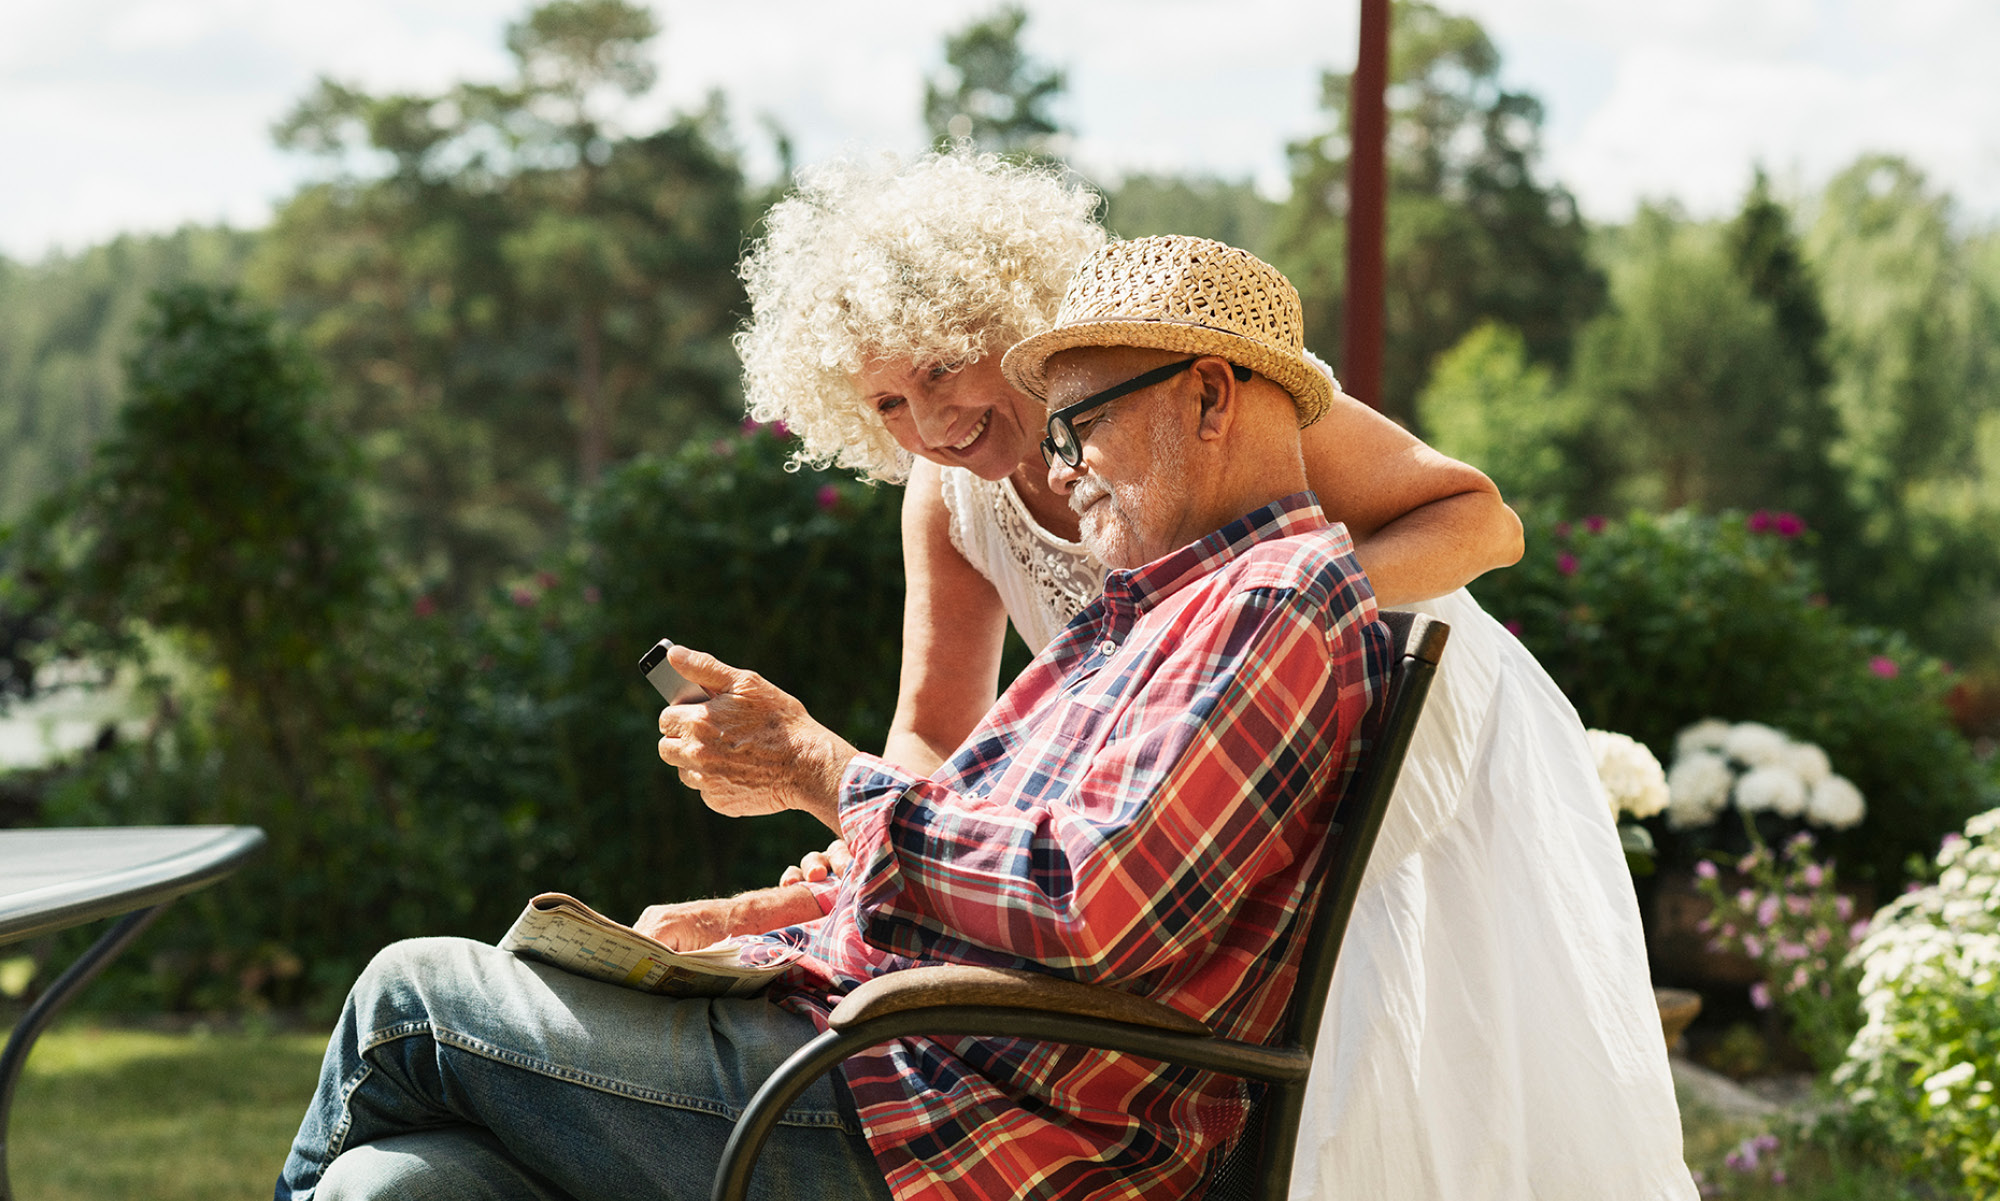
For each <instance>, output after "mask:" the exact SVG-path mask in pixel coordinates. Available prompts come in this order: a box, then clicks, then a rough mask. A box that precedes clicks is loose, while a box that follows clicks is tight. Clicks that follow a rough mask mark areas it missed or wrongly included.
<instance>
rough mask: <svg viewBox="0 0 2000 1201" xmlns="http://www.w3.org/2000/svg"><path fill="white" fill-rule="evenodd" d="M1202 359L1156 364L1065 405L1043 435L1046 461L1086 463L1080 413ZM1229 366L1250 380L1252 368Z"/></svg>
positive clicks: (1073, 464) (1238, 378)
mask: <svg viewBox="0 0 2000 1201" xmlns="http://www.w3.org/2000/svg"><path fill="white" fill-rule="evenodd" d="M1200 361H1201V356H1199V355H1197V356H1196V357H1194V358H1192V359H1182V360H1181V361H1180V362H1178V363H1168V364H1167V365H1166V366H1164V367H1155V368H1153V369H1152V370H1151V371H1147V372H1144V373H1143V374H1140V375H1135V376H1133V377H1132V378H1131V379H1128V380H1126V381H1125V382H1124V383H1122V384H1113V385H1112V386H1111V387H1109V388H1106V389H1105V390H1104V391H1102V392H1097V393H1093V394H1091V395H1089V396H1086V397H1084V398H1083V399H1082V400H1079V401H1077V402H1076V403H1075V404H1072V405H1064V406H1063V407H1062V408H1060V409H1057V410H1056V411H1055V412H1053V413H1050V414H1049V436H1048V437H1046V438H1044V439H1042V463H1043V464H1044V465H1045V466H1049V467H1053V466H1055V462H1056V460H1057V459H1061V460H1062V461H1063V462H1064V463H1065V464H1067V465H1068V466H1071V467H1081V466H1083V437H1082V435H1080V434H1078V433H1077V432H1076V425H1075V420H1076V418H1077V417H1079V416H1081V415H1082V414H1084V413H1088V412H1090V411H1091V410H1092V409H1097V408H1102V407H1104V406H1105V405H1108V404H1110V403H1111V402H1112V401H1114V400H1117V399H1118V398H1119V397H1121V396H1130V395H1131V394H1132V393H1134V392H1137V391H1138V390H1139V389H1141V388H1150V387H1152V386H1153V385H1154V384H1157V383H1160V382H1162V381H1164V380H1169V379H1172V378H1173V377H1174V376H1176V375H1179V374H1180V373H1181V372H1183V371H1186V370H1187V369H1188V368H1190V367H1192V366H1194V365H1195V364H1196V363H1198V362H1200ZM1229 369H1230V370H1231V371H1232V372H1234V373H1235V374H1236V382H1237V383H1240V384H1241V383H1248V382H1250V374H1251V372H1250V369H1249V368H1248V367H1239V366H1237V365H1236V364H1234V363H1231V364H1230V365H1229Z"/></svg>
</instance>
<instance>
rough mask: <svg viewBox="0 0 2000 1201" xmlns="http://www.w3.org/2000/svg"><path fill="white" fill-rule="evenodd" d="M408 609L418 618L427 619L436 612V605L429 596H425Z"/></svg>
mask: <svg viewBox="0 0 2000 1201" xmlns="http://www.w3.org/2000/svg"><path fill="white" fill-rule="evenodd" d="M410 608H411V609H412V610H413V611H414V612H415V613H416V615H417V616H418V617H429V616H431V615H433V614H435V613H436V612H437V611H438V603H437V602H436V601H434V600H432V599H431V598H430V596H429V595H428V594H426V595H424V596H420V597H418V598H417V603H416V604H414V605H411V606H410Z"/></svg>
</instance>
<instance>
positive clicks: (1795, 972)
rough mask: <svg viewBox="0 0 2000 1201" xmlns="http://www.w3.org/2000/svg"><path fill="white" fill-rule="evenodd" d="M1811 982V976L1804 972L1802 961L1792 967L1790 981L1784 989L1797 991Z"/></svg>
mask: <svg viewBox="0 0 2000 1201" xmlns="http://www.w3.org/2000/svg"><path fill="white" fill-rule="evenodd" d="M1811 983H1812V977H1811V976H1808V975H1807V974H1806V967H1805V964H1803V963H1802V964H1800V965H1799V966H1797V967H1795V968H1793V969H1792V982H1791V984H1790V985H1788V986H1787V987H1786V989H1785V991H1786V992H1798V991H1800V990H1802V989H1804V988H1805V987H1806V986H1807V985H1809V984H1811Z"/></svg>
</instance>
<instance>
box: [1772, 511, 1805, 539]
mask: <svg viewBox="0 0 2000 1201" xmlns="http://www.w3.org/2000/svg"><path fill="white" fill-rule="evenodd" d="M1773 526H1774V528H1776V530H1777V531H1778V537H1780V538H1796V537H1798V536H1799V535H1800V534H1803V533H1805V532H1806V523H1805V519H1804V518H1803V517H1800V516H1799V515H1798V514H1797V513H1780V514H1778V516H1777V519H1776V521H1774V522H1773Z"/></svg>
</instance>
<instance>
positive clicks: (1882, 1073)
mask: <svg viewBox="0 0 2000 1201" xmlns="http://www.w3.org/2000/svg"><path fill="white" fill-rule="evenodd" d="M1937 867H1938V869H1939V874H1938V878H1937V880H1936V882H1935V883H1932V884H1930V885H1929V886H1927V887H1924V888H1920V889H1917V890H1915V891H1913V892H1911V893H1910V894H1908V895H1906V896H1904V897H1901V898H1899V899H1898V900H1897V901H1895V902H1894V903H1893V904H1891V905H1889V906H1888V907H1886V908H1884V909H1883V910H1882V911H1881V912H1880V913H1878V914H1877V915H1876V918H1875V922H1874V925H1873V928H1872V930H1871V932H1870V933H1869V935H1868V937H1867V938H1866V939H1865V940H1863V941H1862V943H1861V945H1860V946H1859V947H1858V948H1856V950H1855V953H1854V959H1855V961H1856V962H1857V964H1858V966H1859V967H1860V970H1861V1005H1862V1011H1863V1014H1864V1015H1865V1017H1866V1024H1865V1025H1864V1026H1863V1027H1862V1029H1861V1033H1860V1034H1859V1035H1858V1036H1857V1037H1856V1038H1855V1040H1854V1044H1853V1047H1852V1049H1851V1050H1850V1051H1849V1053H1848V1057H1847V1062H1846V1063H1844V1064H1842V1065H1841V1067H1840V1069H1839V1070H1838V1071H1837V1072H1836V1073H1835V1074H1834V1080H1835V1082H1836V1083H1837V1084H1839V1085H1840V1086H1841V1087H1842V1088H1843V1089H1844V1090H1845V1091H1846V1094H1847V1098H1848V1100H1849V1102H1850V1103H1851V1106H1852V1110H1851V1113H1850V1114H1849V1115H1848V1117H1847V1119H1846V1120H1847V1121H1849V1122H1851V1123H1852V1124H1853V1125H1854V1126H1855V1127H1857V1128H1858V1129H1859V1131H1860V1132H1862V1133H1864V1134H1866V1135H1869V1136H1871V1137H1873V1138H1874V1139H1876V1140H1878V1141H1879V1142H1880V1143H1882V1144H1883V1145H1885V1146H1887V1147H1890V1148H1893V1149H1895V1150H1896V1151H1897V1152H1898V1153H1899V1154H1900V1155H1901V1156H1902V1157H1903V1158H1904V1159H1905V1160H1906V1163H1905V1167H1906V1169H1907V1170H1908V1171H1909V1172H1911V1173H1912V1175H1915V1176H1921V1177H1923V1178H1926V1179H1929V1180H1934V1181H1936V1182H1938V1183H1941V1184H1944V1185H1946V1186H1947V1187H1954V1188H1958V1189H1962V1190H1964V1194H1965V1195H1967V1196H1977V1197H1990V1196H1993V1195H1994V1194H1995V1193H1996V1192H2000V1097H1996V1095H1995V1090H1996V1084H2000V810H1996V811H1991V812H1987V813H1983V814H1980V815H1979V816H1977V817H1975V818H1973V819H1972V820H1971V821H1969V822H1967V823H1966V826H1965V835H1964V837H1956V836H1954V837H1952V838H1950V839H1948V840H1946V843H1945V845H1944V849H1943V850H1941V851H1940V852H1939V853H1938V857H1937Z"/></svg>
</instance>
